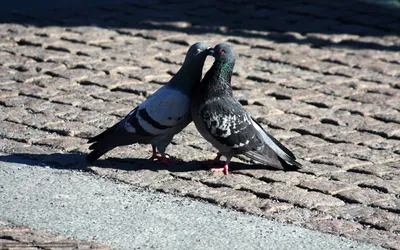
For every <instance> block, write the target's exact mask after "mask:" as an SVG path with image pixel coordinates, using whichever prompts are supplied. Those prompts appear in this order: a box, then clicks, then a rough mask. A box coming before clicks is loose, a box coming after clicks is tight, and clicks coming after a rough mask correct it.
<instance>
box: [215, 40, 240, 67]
mask: <svg viewBox="0 0 400 250" xmlns="http://www.w3.org/2000/svg"><path fill="white" fill-rule="evenodd" d="M209 54H211V55H212V56H213V57H215V61H219V62H223V63H224V62H234V61H235V51H233V48H232V47H231V46H229V45H227V44H224V43H220V44H217V45H216V46H215V47H214V48H213V49H212V50H211V51H210V52H209Z"/></svg>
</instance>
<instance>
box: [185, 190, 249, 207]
mask: <svg viewBox="0 0 400 250" xmlns="http://www.w3.org/2000/svg"><path fill="white" fill-rule="evenodd" d="M186 196H189V197H194V198H201V199H204V200H206V201H209V202H212V203H216V204H218V205H225V204H226V203H228V202H230V204H232V205H233V206H240V205H241V204H240V203H241V202H246V200H253V199H256V196H255V195H254V194H251V193H249V192H245V191H240V190H234V189H230V188H226V187H220V188H212V189H211V188H208V189H197V190H193V191H192V192H189V193H188V194H187V195H186ZM233 200H238V201H239V200H241V201H240V202H232V201H233ZM235 203H236V204H237V205H234V204H235ZM241 206H242V207H244V206H243V205H241Z"/></svg>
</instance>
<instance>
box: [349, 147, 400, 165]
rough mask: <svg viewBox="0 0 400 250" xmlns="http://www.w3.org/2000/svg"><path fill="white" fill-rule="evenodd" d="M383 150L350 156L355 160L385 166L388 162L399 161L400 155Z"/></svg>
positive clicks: (353, 153) (361, 152)
mask: <svg viewBox="0 0 400 250" xmlns="http://www.w3.org/2000/svg"><path fill="white" fill-rule="evenodd" d="M381 151H382V150H369V151H359V152H349V153H348V155H349V156H350V157H352V158H355V159H360V160H362V161H369V162H372V163H374V164H383V163H387V162H395V161H398V160H399V155H398V154H396V153H392V152H390V151H384V152H381Z"/></svg>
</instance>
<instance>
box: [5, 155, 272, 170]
mask: <svg viewBox="0 0 400 250" xmlns="http://www.w3.org/2000/svg"><path fill="white" fill-rule="evenodd" d="M171 160H172V163H173V164H172V165H170V166H167V165H164V164H161V163H158V162H156V161H151V160H149V159H140V158H113V157H110V158H105V159H99V160H97V161H95V162H93V163H89V162H87V160H86V154H82V153H52V154H28V153H18V154H9V155H0V162H6V163H17V164H24V165H29V166H36V167H44V168H54V169H68V170H81V171H90V167H100V168H111V169H118V170H125V171H138V170H144V169H145V170H151V171H160V170H168V171H170V172H190V171H200V170H210V167H207V166H205V165H204V162H203V161H187V162H185V161H182V160H179V159H175V158H172V159H171ZM220 166H221V167H222V166H223V161H221V164H220ZM214 167H219V166H218V165H217V166H214ZM229 168H230V169H231V170H232V171H233V170H250V169H253V170H256V169H265V170H276V169H273V168H270V167H268V166H265V165H259V164H250V163H249V164H248V163H241V162H231V163H230V165H229Z"/></svg>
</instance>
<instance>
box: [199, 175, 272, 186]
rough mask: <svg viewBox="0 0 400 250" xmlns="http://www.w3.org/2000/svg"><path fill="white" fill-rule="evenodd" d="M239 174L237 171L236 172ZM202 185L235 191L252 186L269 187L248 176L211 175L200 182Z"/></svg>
mask: <svg viewBox="0 0 400 250" xmlns="http://www.w3.org/2000/svg"><path fill="white" fill-rule="evenodd" d="M235 173H237V171H235ZM200 182H201V183H203V184H205V185H208V186H211V187H230V188H233V189H245V188H248V187H251V186H258V185H268V184H267V183H266V182H264V181H260V180H257V179H254V178H251V177H249V176H246V175H237V174H235V175H232V176H226V175H215V174H214V175H211V176H208V177H206V178H202V179H201V180H200Z"/></svg>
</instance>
